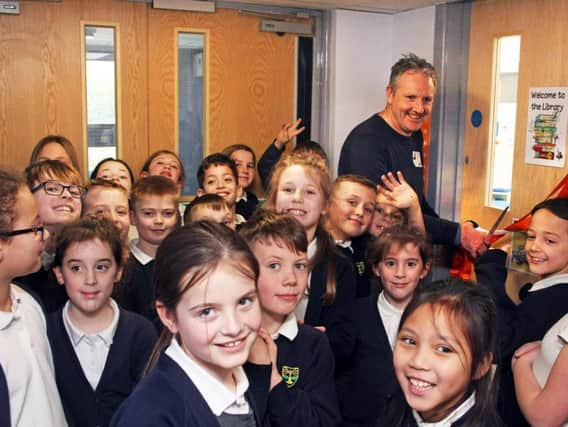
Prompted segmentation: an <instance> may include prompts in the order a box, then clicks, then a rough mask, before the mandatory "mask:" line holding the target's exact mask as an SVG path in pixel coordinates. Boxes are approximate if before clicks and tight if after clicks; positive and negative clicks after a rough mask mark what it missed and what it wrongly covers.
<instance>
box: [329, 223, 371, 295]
mask: <svg viewBox="0 0 568 427" xmlns="http://www.w3.org/2000/svg"><path fill="white" fill-rule="evenodd" d="M370 240H371V236H370V235H368V234H364V235H362V236H358V237H355V238H353V239H352V240H351V249H349V248H344V247H342V246H339V245H337V249H338V250H339V252H340V253H341V254H342V255H344V256H345V257H346V258H347V259H348V260H349V261H350V262H351V264H352V266H353V271H354V272H355V287H356V295H357V298H364V297H368V296H369V294H370V293H371V279H372V277H373V270H372V269H371V266H370V265H369V263H368V262H367V246H368V243H369V241H370Z"/></svg>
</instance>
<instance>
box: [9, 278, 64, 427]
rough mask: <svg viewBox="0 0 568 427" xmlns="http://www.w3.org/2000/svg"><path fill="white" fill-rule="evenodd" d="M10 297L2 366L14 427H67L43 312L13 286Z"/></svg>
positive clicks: (26, 294) (32, 299) (28, 296)
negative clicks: (10, 303)
mask: <svg viewBox="0 0 568 427" xmlns="http://www.w3.org/2000/svg"><path fill="white" fill-rule="evenodd" d="M10 298H11V299H12V310H11V311H10V312H5V311H0V364H2V367H3V369H4V373H5V374H6V381H7V383H8V390H9V394H10V416H11V420H12V425H14V426H18V427H28V426H29V427H37V426H42V427H52V426H53V427H62V426H66V425H67V422H66V421H65V415H64V414H63V407H62V406H61V400H60V398H59V392H58V391H57V385H56V384H55V374H54V368H53V359H52V356H51V349H50V347H49V343H48V341H47V330H46V324H45V318H44V315H43V312H42V310H41V308H40V306H39V304H38V303H37V302H36V301H35V300H34V298H33V297H32V296H31V295H30V294H28V293H27V292H25V291H24V290H23V289H21V288H20V287H18V286H16V285H13V284H12V285H10Z"/></svg>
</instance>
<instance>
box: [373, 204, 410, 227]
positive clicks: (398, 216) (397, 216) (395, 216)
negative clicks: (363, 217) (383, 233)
mask: <svg viewBox="0 0 568 427" xmlns="http://www.w3.org/2000/svg"><path fill="white" fill-rule="evenodd" d="M375 213H377V214H379V215H380V216H381V217H382V218H383V219H385V220H387V221H389V222H391V223H402V222H404V214H402V213H400V212H397V211H395V212H392V211H388V212H387V209H384V208H383V207H381V206H377V207H376V208H375Z"/></svg>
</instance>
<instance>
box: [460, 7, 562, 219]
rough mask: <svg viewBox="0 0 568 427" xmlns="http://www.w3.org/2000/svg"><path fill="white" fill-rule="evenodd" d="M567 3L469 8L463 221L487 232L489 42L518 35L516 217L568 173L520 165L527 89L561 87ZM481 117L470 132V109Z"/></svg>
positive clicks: (490, 213) (513, 199) (494, 211)
mask: <svg viewBox="0 0 568 427" xmlns="http://www.w3.org/2000/svg"><path fill="white" fill-rule="evenodd" d="M567 19H568V1H566V0H490V1H477V2H474V3H473V5H472V15H471V35H470V52H469V58H470V60H469V74H468V79H469V82H468V102H467V113H466V115H467V120H466V129H465V151H464V154H465V156H466V159H467V160H468V163H466V164H465V165H464V170H463V172H464V174H463V193H462V195H463V199H462V219H467V218H476V219H478V222H479V223H480V224H482V225H483V226H485V227H490V226H491V224H492V222H493V221H494V220H495V218H497V216H498V214H499V212H500V211H499V210H497V209H494V208H489V207H485V206H484V204H485V203H484V201H485V186H486V172H487V152H488V143H489V126H490V117H489V113H490V110H491V90H492V82H491V79H492V69H493V43H494V40H495V38H496V37H500V36H505V35H511V34H520V35H521V59H520V64H519V80H518V92H517V123H516V129H515V155H514V166H513V187H512V188H513V191H512V197H511V211H510V214H508V216H507V220H508V221H510V220H511V218H512V217H520V216H521V215H522V214H524V213H526V212H527V211H528V210H529V209H530V208H531V207H532V206H533V205H535V204H536V203H537V202H539V201H540V200H542V199H543V198H544V197H546V195H547V194H548V192H549V191H550V190H552V188H553V187H554V185H555V184H556V183H557V182H558V181H559V180H560V179H561V178H562V177H563V176H564V175H565V174H566V173H567V172H568V162H567V166H566V167H565V168H554V167H544V166H535V165H527V164H525V144H526V131H527V113H528V93H529V88H531V87H541V86H566V85H567V82H568V67H567V66H566V59H565V58H568V44H567V43H566V38H567V34H566V29H565V22H566V20H567ZM476 109H478V110H480V111H481V112H482V113H483V117H484V120H483V123H482V125H481V126H480V127H478V128H474V127H473V126H472V125H471V123H470V121H469V117H470V115H471V112H472V111H473V110H476Z"/></svg>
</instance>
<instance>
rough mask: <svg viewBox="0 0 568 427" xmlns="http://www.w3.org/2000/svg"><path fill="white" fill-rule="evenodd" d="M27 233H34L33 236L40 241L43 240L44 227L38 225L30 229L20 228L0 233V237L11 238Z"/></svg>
mask: <svg viewBox="0 0 568 427" xmlns="http://www.w3.org/2000/svg"><path fill="white" fill-rule="evenodd" d="M28 233H34V234H35V236H36V237H38V238H39V239H40V240H41V241H43V240H44V239H45V227H44V226H43V225H38V226H36V227H31V228H22V229H20V230H10V231H0V236H2V237H13V236H19V235H20V234H28Z"/></svg>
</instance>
